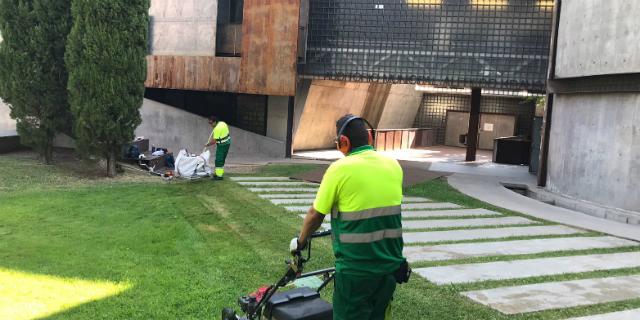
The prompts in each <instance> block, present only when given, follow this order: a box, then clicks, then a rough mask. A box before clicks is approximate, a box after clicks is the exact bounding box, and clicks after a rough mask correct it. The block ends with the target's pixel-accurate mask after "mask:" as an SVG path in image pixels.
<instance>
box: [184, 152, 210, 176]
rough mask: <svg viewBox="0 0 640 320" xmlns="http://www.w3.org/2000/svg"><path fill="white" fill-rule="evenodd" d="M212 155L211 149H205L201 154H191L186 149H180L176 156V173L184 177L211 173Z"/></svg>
mask: <svg viewBox="0 0 640 320" xmlns="http://www.w3.org/2000/svg"><path fill="white" fill-rule="evenodd" d="M210 157H211V153H210V152H209V150H206V151H204V152H203V153H202V154H200V155H199V156H196V155H190V154H189V153H188V152H187V150H185V149H182V150H180V152H179V153H178V157H177V158H176V167H175V175H176V176H180V177H183V178H198V177H204V176H207V175H211V172H212V171H211V167H210V166H209V158H210Z"/></svg>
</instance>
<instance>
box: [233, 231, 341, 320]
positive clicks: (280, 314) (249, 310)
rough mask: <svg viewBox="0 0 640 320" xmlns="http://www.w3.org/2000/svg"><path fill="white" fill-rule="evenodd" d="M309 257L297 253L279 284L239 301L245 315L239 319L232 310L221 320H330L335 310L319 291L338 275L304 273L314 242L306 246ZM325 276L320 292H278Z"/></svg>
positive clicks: (326, 271)
mask: <svg viewBox="0 0 640 320" xmlns="http://www.w3.org/2000/svg"><path fill="white" fill-rule="evenodd" d="M330 234H331V233H330V231H325V232H319V233H314V234H313V235H312V236H311V237H312V238H316V237H322V236H327V235H330ZM307 250H308V251H307V257H306V258H304V257H303V256H302V254H301V253H300V252H297V253H296V254H295V256H294V259H292V260H289V261H287V271H286V273H285V275H284V276H283V277H282V278H280V280H279V281H278V282H277V283H276V284H274V285H271V286H268V287H263V288H260V289H258V291H256V292H254V293H252V294H250V295H247V296H242V297H240V298H239V299H238V304H239V305H240V310H242V312H243V313H244V314H245V315H244V316H238V315H237V314H236V312H235V311H234V310H233V309H231V308H224V309H223V310H222V320H262V319H265V320H267V319H268V320H331V319H333V306H332V305H331V304H330V303H329V302H327V301H325V300H323V299H322V298H321V297H320V291H321V290H322V289H323V288H324V287H325V286H326V285H327V284H329V283H330V282H331V281H333V278H334V275H335V268H328V269H322V270H317V271H313V272H309V273H304V274H303V273H302V270H303V268H304V264H305V263H306V262H308V261H309V260H310V259H311V242H309V243H308V244H307ZM314 276H322V277H323V278H324V281H323V282H322V285H321V286H320V287H319V288H318V289H312V288H309V287H304V286H302V287H298V288H296V289H291V290H288V291H283V292H278V290H279V289H281V288H284V287H285V286H286V285H287V284H289V283H291V282H293V281H294V280H296V279H301V278H308V277H314Z"/></svg>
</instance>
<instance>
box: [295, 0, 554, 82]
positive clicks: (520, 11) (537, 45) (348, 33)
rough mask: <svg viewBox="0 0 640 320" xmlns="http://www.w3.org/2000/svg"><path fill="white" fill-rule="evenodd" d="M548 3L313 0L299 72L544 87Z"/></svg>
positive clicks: (360, 78) (512, 0) (524, 0)
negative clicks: (303, 64) (303, 56)
mask: <svg viewBox="0 0 640 320" xmlns="http://www.w3.org/2000/svg"><path fill="white" fill-rule="evenodd" d="M552 20H553V1H549V0H311V1H310V8H309V33H308V43H307V53H306V65H305V67H304V74H305V75H306V76H308V77H311V78H323V79H333V80H346V81H383V82H405V83H406V82H408V83H427V84H433V85H440V86H453V87H481V88H492V89H510V90H531V91H544V89H545V81H546V72H547V65H548V55H549V42H550V37H551V27H552Z"/></svg>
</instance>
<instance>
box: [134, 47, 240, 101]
mask: <svg viewBox="0 0 640 320" xmlns="http://www.w3.org/2000/svg"><path fill="white" fill-rule="evenodd" d="M239 71H240V58H233V57H231V58H229V57H204V56H200V57H190V56H147V80H146V81H145V86H146V87H148V88H166V89H182V90H200V91H223V92H238V88H239V86H238V83H239Z"/></svg>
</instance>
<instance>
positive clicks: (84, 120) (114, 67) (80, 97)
mask: <svg viewBox="0 0 640 320" xmlns="http://www.w3.org/2000/svg"><path fill="white" fill-rule="evenodd" d="M148 12H149V1H148V0H73V3H72V7H71V15H72V18H73V26H72V28H71V33H70V34H69V40H68V43H67V53H66V62H67V67H68V69H69V85H68V89H69V99H70V104H71V112H72V113H73V115H74V118H75V127H74V132H75V137H76V142H77V144H78V148H79V149H80V151H84V152H86V153H89V154H93V155H98V156H102V157H104V158H106V159H107V174H108V175H109V176H110V177H113V176H115V175H116V155H118V154H119V153H120V152H121V151H122V145H123V144H126V143H128V142H130V141H131V140H132V139H133V135H134V131H135V129H136V128H137V127H138V125H139V124H140V122H141V119H140V111H139V109H140V106H141V105H142V99H143V95H144V81H145V78H146V60H145V56H146V52H147V30H148V25H149V23H148V21H149V16H148Z"/></svg>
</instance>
